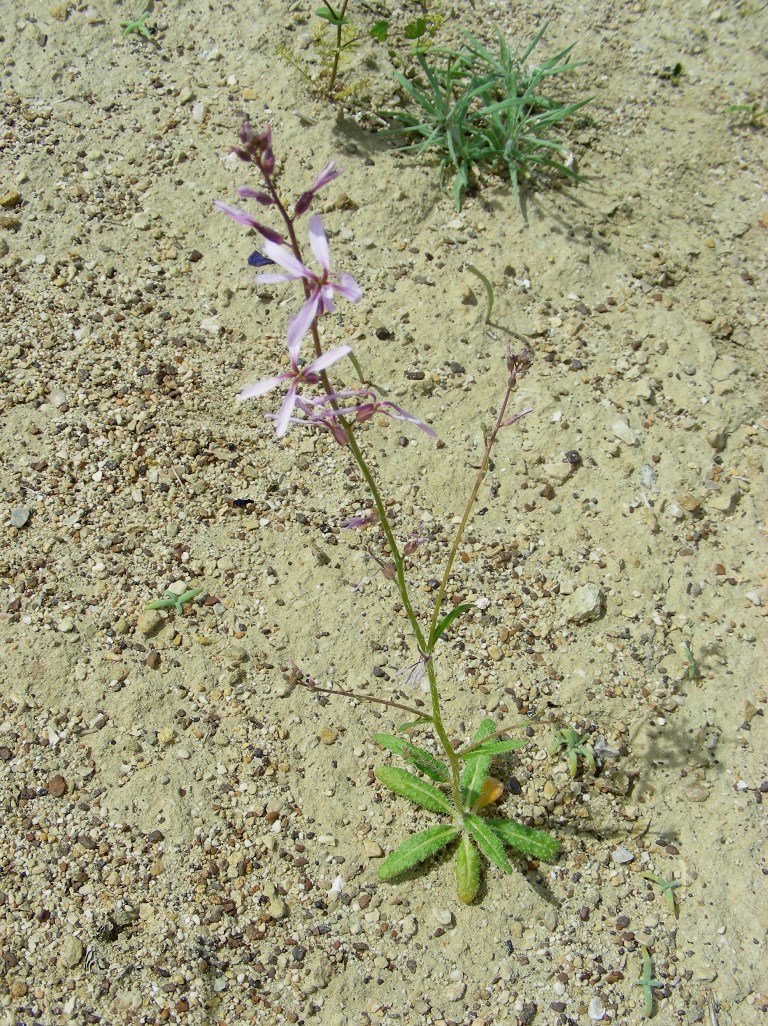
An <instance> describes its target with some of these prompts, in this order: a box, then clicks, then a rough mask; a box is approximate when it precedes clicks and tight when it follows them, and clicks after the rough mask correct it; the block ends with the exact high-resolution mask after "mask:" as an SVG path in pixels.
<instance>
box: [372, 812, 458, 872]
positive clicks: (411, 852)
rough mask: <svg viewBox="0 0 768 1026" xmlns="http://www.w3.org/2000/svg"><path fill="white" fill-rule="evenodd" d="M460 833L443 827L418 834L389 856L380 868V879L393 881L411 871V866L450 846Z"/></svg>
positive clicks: (448, 827)
mask: <svg viewBox="0 0 768 1026" xmlns="http://www.w3.org/2000/svg"><path fill="white" fill-rule="evenodd" d="M458 832H459V831H458V828H457V827H454V826H448V825H441V826H432V827H428V828H427V829H426V830H422V831H420V832H419V833H418V834H413V836H411V837H409V838H408V840H407V841H403V843H402V844H401V845H400V847H399V848H395V850H394V851H393V852H392V853H391V854H390V855H387V857H386V858H385V859H384V861H383V862H382V863H381V865H380V866H379V869H378V877H379V879H380V880H391V879H392V878H393V877H395V876H399V875H400V873H404V872H405V871H406V870H407V869H410V868H411V866H416V865H418V864H419V862H423V861H424V860H425V859H428V858H430V856H432V855H434V854H435V852H438V851H440V849H441V848H444V847H445V846H446V844H450V843H451V841H452V840H453V839H454V837H455V836H456V834H457V833H458Z"/></svg>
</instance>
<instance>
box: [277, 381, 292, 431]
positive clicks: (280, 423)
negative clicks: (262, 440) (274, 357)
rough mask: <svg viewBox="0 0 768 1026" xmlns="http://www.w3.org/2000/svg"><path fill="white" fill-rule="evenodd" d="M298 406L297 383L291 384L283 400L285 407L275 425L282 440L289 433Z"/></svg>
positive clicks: (282, 408)
mask: <svg viewBox="0 0 768 1026" xmlns="http://www.w3.org/2000/svg"><path fill="white" fill-rule="evenodd" d="M295 405H296V381H295V380H294V381H292V382H291V387H290V388H289V389H288V391H287V392H286V394H285V399H283V405H282V406H281V407H280V412H279V413H278V415H277V423H276V425H275V434H276V435H277V437H278V438H282V437H283V436H284V435H285V433H286V432H287V431H288V425H289V424H290V420H291V414H292V413H293V408H294V406H295Z"/></svg>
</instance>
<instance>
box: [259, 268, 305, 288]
mask: <svg viewBox="0 0 768 1026" xmlns="http://www.w3.org/2000/svg"><path fill="white" fill-rule="evenodd" d="M253 280H254V282H255V284H256V285H275V284H277V282H279V281H296V276H295V275H293V274H278V273H277V271H267V272H265V273H264V274H254V276H253Z"/></svg>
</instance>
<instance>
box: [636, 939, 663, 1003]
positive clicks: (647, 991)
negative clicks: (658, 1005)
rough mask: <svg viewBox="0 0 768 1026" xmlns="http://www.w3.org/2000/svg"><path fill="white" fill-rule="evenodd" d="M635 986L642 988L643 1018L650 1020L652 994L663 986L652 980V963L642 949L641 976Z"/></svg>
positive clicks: (645, 951) (646, 950)
mask: <svg viewBox="0 0 768 1026" xmlns="http://www.w3.org/2000/svg"><path fill="white" fill-rule="evenodd" d="M637 985H638V987H642V988H643V995H644V997H645V1017H646V1018H647V1019H650V1018H651V1017H652V1016H653V992H654V990H655V989H656V987H661V986H663V984H661V983H660V982H659V981H658V980H654V978H653V962H652V960H651V956H650V955H649V954H648V948H643V975H642V976H641V977H640V979H639V980H638V981H637Z"/></svg>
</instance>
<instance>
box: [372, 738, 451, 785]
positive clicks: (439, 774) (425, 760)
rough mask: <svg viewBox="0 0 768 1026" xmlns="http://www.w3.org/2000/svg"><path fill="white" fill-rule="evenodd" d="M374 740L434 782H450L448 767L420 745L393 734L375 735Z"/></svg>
mask: <svg viewBox="0 0 768 1026" xmlns="http://www.w3.org/2000/svg"><path fill="white" fill-rule="evenodd" d="M373 740H374V741H375V742H376V743H377V744H379V745H382V746H383V747H384V748H388V749H389V750H390V752H394V754H395V755H399V756H400V758H401V759H404V760H405V762H410V764H411V765H412V766H415V767H416V769H417V770H421V772H422V773H424V774H425V776H428V777H430V778H431V779H432V780H437V781H438V782H439V783H441V784H447V783H448V781H449V780H450V777H451V775H450V772H449V770H448V767H447V766H445V765H444V764H443V763H442V762H440V760H439V759H436V758H435V757H434V755H432V754H431V752H427V751H426V750H425V749H424V748H419V747H418V745H414V744H412V743H411V742H410V741H406V740H405V738H402V737H395V736H394V735H393V734H374V735H373Z"/></svg>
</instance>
